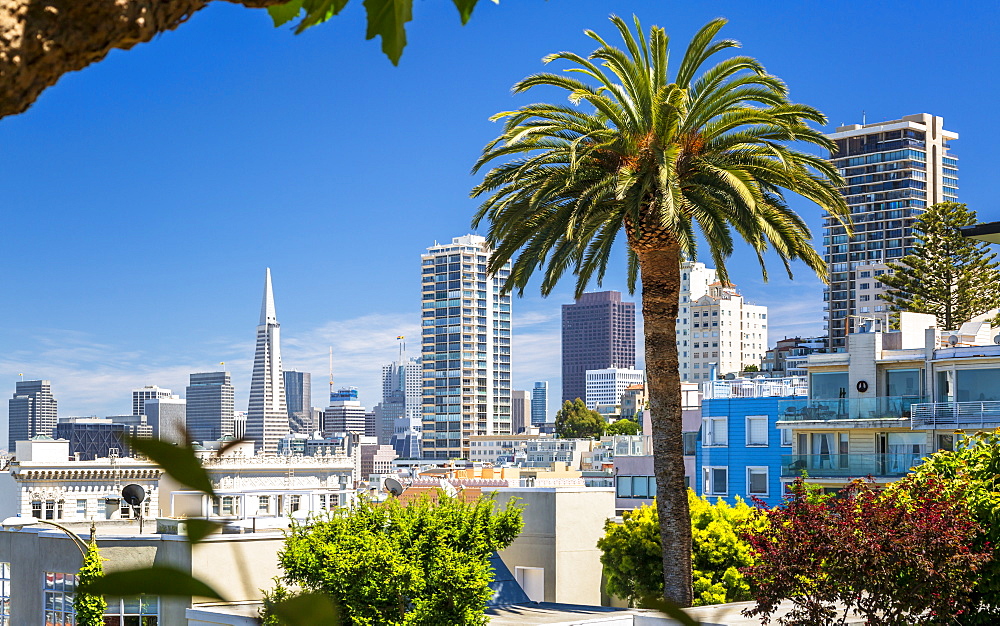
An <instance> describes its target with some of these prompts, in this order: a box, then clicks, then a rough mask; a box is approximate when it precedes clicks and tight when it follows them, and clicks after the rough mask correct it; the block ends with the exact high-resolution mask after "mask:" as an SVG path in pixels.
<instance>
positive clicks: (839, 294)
mask: <svg viewBox="0 0 1000 626" xmlns="http://www.w3.org/2000/svg"><path fill="white" fill-rule="evenodd" d="M828 137H829V138H830V139H832V140H833V141H834V142H836V144H837V148H836V151H835V152H834V153H833V154H832V155H831V156H830V160H831V161H832V163H833V165H834V166H835V167H836V168H837V170H838V171H839V172H840V174H841V176H843V177H844V179H845V181H846V185H845V186H844V187H842V188H841V193H843V195H844V199H845V200H846V201H847V205H848V206H849V207H850V211H851V221H852V222H853V225H854V226H853V231H854V236H853V237H850V236H849V235H848V233H847V230H846V228H845V227H844V226H843V225H841V224H840V222H838V221H837V219H836V218H834V217H830V216H828V217H826V218H824V224H823V247H824V254H823V258H824V260H825V261H826V264H827V268H828V272H829V282H828V286H827V287H826V288H825V289H824V293H823V298H824V301H825V303H824V309H825V311H826V313H825V315H824V317H825V318H826V325H827V328H826V329H827V334H828V337H829V347H830V348H831V349H834V350H837V351H841V352H842V351H845V350H846V349H847V336H848V335H850V334H851V333H853V332H856V331H857V329H858V323H859V319H860V318H864V317H872V316H874V317H884V316H885V311H886V310H887V307H886V305H885V302H884V300H883V299H882V296H883V294H884V293H885V290H884V288H883V286H882V284H881V282H880V281H879V276H882V275H884V274H885V273H886V272H888V271H890V270H889V269H888V266H887V265H886V264H887V263H890V262H898V261H899V260H900V258H902V257H903V256H905V255H906V254H907V253H908V252H909V251H910V250H911V249H912V247H913V244H914V238H913V224H914V222H915V221H916V219H917V218H918V217H919V216H920V215H921V214H922V213H923V212H924V211H925V210H926V209H927V208H928V207H929V206H931V205H932V204H936V203H939V202H957V201H958V157H956V156H955V155H953V154H951V152H950V150H951V145H950V142H951V141H953V140H955V139H958V133H954V132H952V131H949V130H945V128H944V119H943V118H941V117H937V116H934V115H928V114H926V113H920V114H917V115H906V116H904V117H902V118H900V119H897V120H889V121H885V122H875V123H872V124H851V125H847V126H840V127H838V128H837V130H836V132H834V133H832V134H830V135H828ZM859 316H860V317H859Z"/></svg>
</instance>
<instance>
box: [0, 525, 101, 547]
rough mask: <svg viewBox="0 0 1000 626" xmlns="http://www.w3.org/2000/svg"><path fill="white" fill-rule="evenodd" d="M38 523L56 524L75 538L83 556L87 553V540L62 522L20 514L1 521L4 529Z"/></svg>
mask: <svg viewBox="0 0 1000 626" xmlns="http://www.w3.org/2000/svg"><path fill="white" fill-rule="evenodd" d="M36 524H48V525H49V526H55V527H56V528H58V529H59V530H61V531H63V532H64V533H66V534H67V535H68V536H69V538H70V539H72V540H73V543H74V544H76V547H77V548H79V549H80V555H81V556H86V555H87V544H86V542H84V540H83V539H81V538H80V535H78V534H76V533H75V532H73V531H72V530H70V529H68V528H66V527H65V526H63V525H62V524H57V523H55V522H53V521H50V520H43V519H38V518H37V517H18V516H14V517H8V518H6V519H5V520H3V521H2V522H0V526H3V527H4V529H7V530H21V529H22V528H24V527H25V526H34V525H36Z"/></svg>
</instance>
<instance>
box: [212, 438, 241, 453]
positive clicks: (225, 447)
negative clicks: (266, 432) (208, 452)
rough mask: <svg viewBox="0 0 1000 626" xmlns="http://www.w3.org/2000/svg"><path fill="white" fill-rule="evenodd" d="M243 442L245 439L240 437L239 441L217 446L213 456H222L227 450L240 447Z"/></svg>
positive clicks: (234, 440) (235, 440)
mask: <svg viewBox="0 0 1000 626" xmlns="http://www.w3.org/2000/svg"><path fill="white" fill-rule="evenodd" d="M244 441H246V437H240V438H239V439H233V440H232V441H227V442H226V443H224V444H222V445H221V446H219V449H218V450H216V452H215V456H222V455H223V454H225V453H226V451H227V450H229V449H230V448H233V447H235V446H238V445H240V444H241V443H243V442H244Z"/></svg>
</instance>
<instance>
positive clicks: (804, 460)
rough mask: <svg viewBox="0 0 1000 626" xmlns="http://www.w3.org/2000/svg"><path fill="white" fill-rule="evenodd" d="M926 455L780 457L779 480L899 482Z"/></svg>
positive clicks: (912, 453)
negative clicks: (872, 479) (873, 478)
mask: <svg viewBox="0 0 1000 626" xmlns="http://www.w3.org/2000/svg"><path fill="white" fill-rule="evenodd" d="M926 454H927V453H926V452H897V453H888V454H783V455H781V475H782V477H786V478H787V477H793V476H801V475H802V472H806V473H807V474H808V475H809V477H810V478H864V477H865V476H881V477H889V478H898V477H900V476H905V475H906V474H908V473H909V472H910V469H911V468H912V467H913V466H915V465H919V464H920V463H921V462H922V461H923V459H924V456H926Z"/></svg>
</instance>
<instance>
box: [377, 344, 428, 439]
mask: <svg viewBox="0 0 1000 626" xmlns="http://www.w3.org/2000/svg"><path fill="white" fill-rule="evenodd" d="M423 390H424V372H423V366H422V365H421V364H420V359H419V358H409V359H406V360H404V361H393V362H392V363H389V364H387V365H383V366H382V402H380V403H379V405H378V406H377V407H376V409H377V414H378V415H377V420H378V428H379V432H378V437H379V443H380V444H384V445H392V446H393V447H394V448H396V452H397V454H399V455H400V456H403V457H408V458H411V457H419V456H420V442H419V439H420V432H421V430H422V426H423V415H422V413H423V411H422V406H423ZM414 436H416V442H415V444H416V445H413V444H414V441H413V437H414ZM394 439H395V440H396V442H395V443H394V441H393V440H394ZM404 439H405V440H406V441H407V442H408V443H406V445H405V446H403V444H402V443H400V442H401V441H402V440H404Z"/></svg>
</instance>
